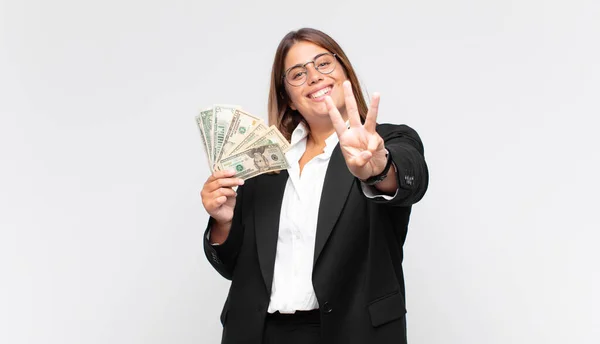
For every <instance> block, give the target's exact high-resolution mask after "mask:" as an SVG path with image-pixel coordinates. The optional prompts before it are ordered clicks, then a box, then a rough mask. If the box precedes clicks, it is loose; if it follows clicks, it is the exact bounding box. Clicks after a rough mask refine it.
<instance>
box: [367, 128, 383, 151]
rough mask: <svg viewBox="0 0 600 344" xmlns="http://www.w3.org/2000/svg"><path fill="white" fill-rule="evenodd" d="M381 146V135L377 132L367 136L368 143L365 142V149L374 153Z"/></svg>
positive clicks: (381, 147)
mask: <svg viewBox="0 0 600 344" xmlns="http://www.w3.org/2000/svg"><path fill="white" fill-rule="evenodd" d="M383 148H384V147H383V139H382V138H381V136H379V134H377V133H375V134H374V135H373V136H371V137H370V138H369V143H368V144H367V149H368V150H369V152H371V153H375V152H377V151H379V150H381V149H383Z"/></svg>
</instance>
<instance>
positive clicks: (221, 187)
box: [200, 170, 244, 243]
mask: <svg viewBox="0 0 600 344" xmlns="http://www.w3.org/2000/svg"><path fill="white" fill-rule="evenodd" d="M234 175H235V172H234V171H231V170H226V171H217V172H215V173H213V174H212V175H211V176H210V177H208V180H206V183H204V187H203V188H202V191H201V192H200V196H201V197H202V205H203V206H204V209H206V212H207V213H208V214H209V215H210V216H211V217H212V218H213V219H214V220H215V223H214V226H213V228H212V230H211V242H213V243H215V242H216V243H222V242H223V241H225V239H227V236H228V235H229V229H230V228H231V220H232V219H233V210H234V209H235V203H236V196H237V194H236V192H235V190H233V188H234V187H236V186H239V185H243V184H244V180H243V179H240V178H236V177H234Z"/></svg>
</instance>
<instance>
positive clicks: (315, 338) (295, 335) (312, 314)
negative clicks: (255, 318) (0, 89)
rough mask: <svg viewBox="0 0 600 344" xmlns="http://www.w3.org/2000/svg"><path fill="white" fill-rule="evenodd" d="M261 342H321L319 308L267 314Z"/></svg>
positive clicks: (305, 343)
mask: <svg viewBox="0 0 600 344" xmlns="http://www.w3.org/2000/svg"><path fill="white" fill-rule="evenodd" d="M263 344H321V317H320V313H319V310H318V309H315V310H312V311H297V312H296V313H294V314H281V313H279V312H275V313H273V314H267V319H266V321H265V329H264V334H263Z"/></svg>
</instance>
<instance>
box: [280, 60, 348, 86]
mask: <svg viewBox="0 0 600 344" xmlns="http://www.w3.org/2000/svg"><path fill="white" fill-rule="evenodd" d="M324 55H331V56H333V59H334V62H335V66H333V69H332V70H331V71H330V72H328V73H323V72H321V71H320V70H319V67H318V66H317V65H316V64H315V61H316V60H318V59H319V58H320V57H321V56H324ZM338 58H339V56H338V55H337V54H334V53H330V52H326V53H321V54H319V55H317V56H315V57H314V58H313V59H312V60H311V61H308V62H306V63H305V64H297V65H294V66H291V67H290V68H288V69H286V70H285V72H283V76H282V79H283V80H284V82H286V83H287V84H288V85H290V86H292V87H300V86H302V85H304V84H305V83H306V80H308V68H306V66H307V65H309V64H311V63H312V64H313V67H314V68H315V70H316V71H317V72H319V73H321V74H323V75H327V74H331V73H333V71H334V70H335V69H336V68H337V65H338V61H337V59H338ZM298 67H302V68H304V70H305V72H306V78H304V81H303V82H302V83H301V84H299V85H294V84H292V83H291V82H289V81H288V79H287V75H288V73H289V71H290V70H292V69H294V68H298Z"/></svg>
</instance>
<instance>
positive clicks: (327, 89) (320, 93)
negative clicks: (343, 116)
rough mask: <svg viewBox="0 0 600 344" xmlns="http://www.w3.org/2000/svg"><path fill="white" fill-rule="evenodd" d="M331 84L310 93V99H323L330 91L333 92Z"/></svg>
mask: <svg viewBox="0 0 600 344" xmlns="http://www.w3.org/2000/svg"><path fill="white" fill-rule="evenodd" d="M331 88H332V87H331V86H327V87H325V88H322V89H320V90H318V91H317V92H314V93H311V94H309V95H308V98H310V99H323V98H324V97H325V96H326V95H328V94H329V93H331Z"/></svg>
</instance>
